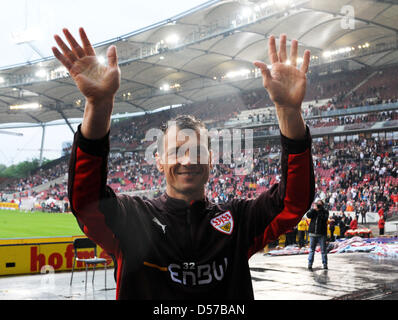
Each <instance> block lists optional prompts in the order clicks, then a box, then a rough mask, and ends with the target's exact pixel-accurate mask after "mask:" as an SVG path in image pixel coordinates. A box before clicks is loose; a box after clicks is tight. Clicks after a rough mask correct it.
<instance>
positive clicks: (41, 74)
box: [36, 69, 48, 78]
mask: <svg viewBox="0 0 398 320" xmlns="http://www.w3.org/2000/svg"><path fill="white" fill-rule="evenodd" d="M47 76H48V74H47V71H46V70H44V69H40V70H38V71H37V72H36V77H38V78H47Z"/></svg>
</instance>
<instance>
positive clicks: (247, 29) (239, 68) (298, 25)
mask: <svg viewBox="0 0 398 320" xmlns="http://www.w3.org/2000/svg"><path fill="white" fill-rule="evenodd" d="M396 2H397V1H381V0H334V1H330V0H313V1H305V0H277V1H274V0H267V1H209V2H206V3H205V4H203V5H201V6H199V7H197V8H195V9H193V10H190V11H188V12H184V13H182V14H180V15H178V16H175V17H173V18H171V19H168V20H165V21H162V22H160V23H157V24H155V25H152V26H149V27H147V28H143V29H140V30H137V31H134V32H132V33H130V34H127V35H122V36H120V37H118V38H117V39H112V40H109V41H106V42H103V43H100V44H97V45H96V46H95V47H96V52H97V55H98V56H105V52H106V49H107V48H108V46H109V45H110V44H115V45H116V46H117V48H118V54H119V62H120V67H121V71H122V82H121V87H120V89H119V91H118V95H117V98H116V104H115V109H114V114H124V113H135V112H150V111H153V110H155V109H158V108H161V107H165V106H171V105H180V104H185V103H191V102H196V101H203V100H206V99H207V98H215V97H218V96H225V95H229V94H236V93H239V92H240V91H245V90H250V89H253V88H257V87H260V86H261V81H260V79H261V78H260V74H259V73H258V72H257V71H256V70H254V67H253V65H252V62H253V61H255V60H263V61H266V62H268V57H267V38H268V37H269V36H270V35H271V34H273V35H275V36H277V37H278V36H279V35H280V34H281V33H286V34H287V36H288V45H289V40H292V39H298V40H299V54H300V55H302V53H303V52H304V50H305V49H310V50H311V53H312V57H313V59H312V62H311V64H312V66H315V65H320V66H322V65H326V64H328V65H330V64H331V63H332V62H335V61H349V62H348V63H349V65H350V66H351V67H354V68H355V67H359V66H376V67H377V66H383V65H386V64H390V63H395V62H397V61H398V50H397V43H398V36H397V34H398V33H397V32H398V19H396V17H397V16H398V4H397V3H396ZM32 103H38V104H40V105H41V108H39V109H36V110H33V109H31V110H30V109H29V110H11V109H10V106H21V105H26V104H32ZM83 111H84V99H83V97H82V95H81V94H80V93H79V91H78V90H77V88H76V87H75V85H74V83H73V81H72V80H71V79H70V78H69V77H68V74H67V73H66V72H65V70H64V69H63V68H61V66H60V64H59V62H58V61H56V60H55V59H54V58H53V57H49V58H46V59H42V60H40V61H35V62H32V63H30V64H23V65H18V66H13V67H12V68H3V69H1V70H0V124H5V123H32V124H43V123H47V122H50V121H53V120H59V119H71V118H81V117H82V115H83Z"/></svg>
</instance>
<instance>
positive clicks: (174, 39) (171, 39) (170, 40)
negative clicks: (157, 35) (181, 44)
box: [166, 34, 180, 44]
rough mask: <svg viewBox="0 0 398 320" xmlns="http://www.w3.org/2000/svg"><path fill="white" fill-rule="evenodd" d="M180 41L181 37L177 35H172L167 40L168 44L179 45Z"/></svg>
mask: <svg viewBox="0 0 398 320" xmlns="http://www.w3.org/2000/svg"><path fill="white" fill-rule="evenodd" d="M179 40H180V37H179V36H178V35H176V34H171V35H169V36H168V37H167V38H166V42H167V43H168V44H177V43H178V41H179Z"/></svg>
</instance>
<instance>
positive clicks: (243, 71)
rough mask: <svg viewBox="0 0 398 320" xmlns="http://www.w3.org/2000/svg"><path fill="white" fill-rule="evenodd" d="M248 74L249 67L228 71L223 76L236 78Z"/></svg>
mask: <svg viewBox="0 0 398 320" xmlns="http://www.w3.org/2000/svg"><path fill="white" fill-rule="evenodd" d="M248 74H250V70H249V69H241V70H238V71H230V72H228V73H227V74H226V75H225V78H229V79H233V78H237V77H244V76H247V75H248Z"/></svg>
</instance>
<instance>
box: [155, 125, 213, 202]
mask: <svg viewBox="0 0 398 320" xmlns="http://www.w3.org/2000/svg"><path fill="white" fill-rule="evenodd" d="M207 139H208V135H207V131H206V130H201V129H197V130H193V129H179V128H178V127H177V126H175V125H174V126H171V127H169V128H168V129H167V132H166V134H165V136H164V138H163V146H164V148H163V151H162V152H161V154H158V155H157V165H158V169H159V170H160V171H161V172H164V174H165V176H166V182H167V194H168V195H169V196H171V197H173V198H185V199H186V198H187V197H193V199H200V198H203V197H204V186H205V184H206V183H207V181H208V179H209V175H210V170H211V163H210V159H211V156H210V152H209V149H208V144H207V141H208V140H207Z"/></svg>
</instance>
